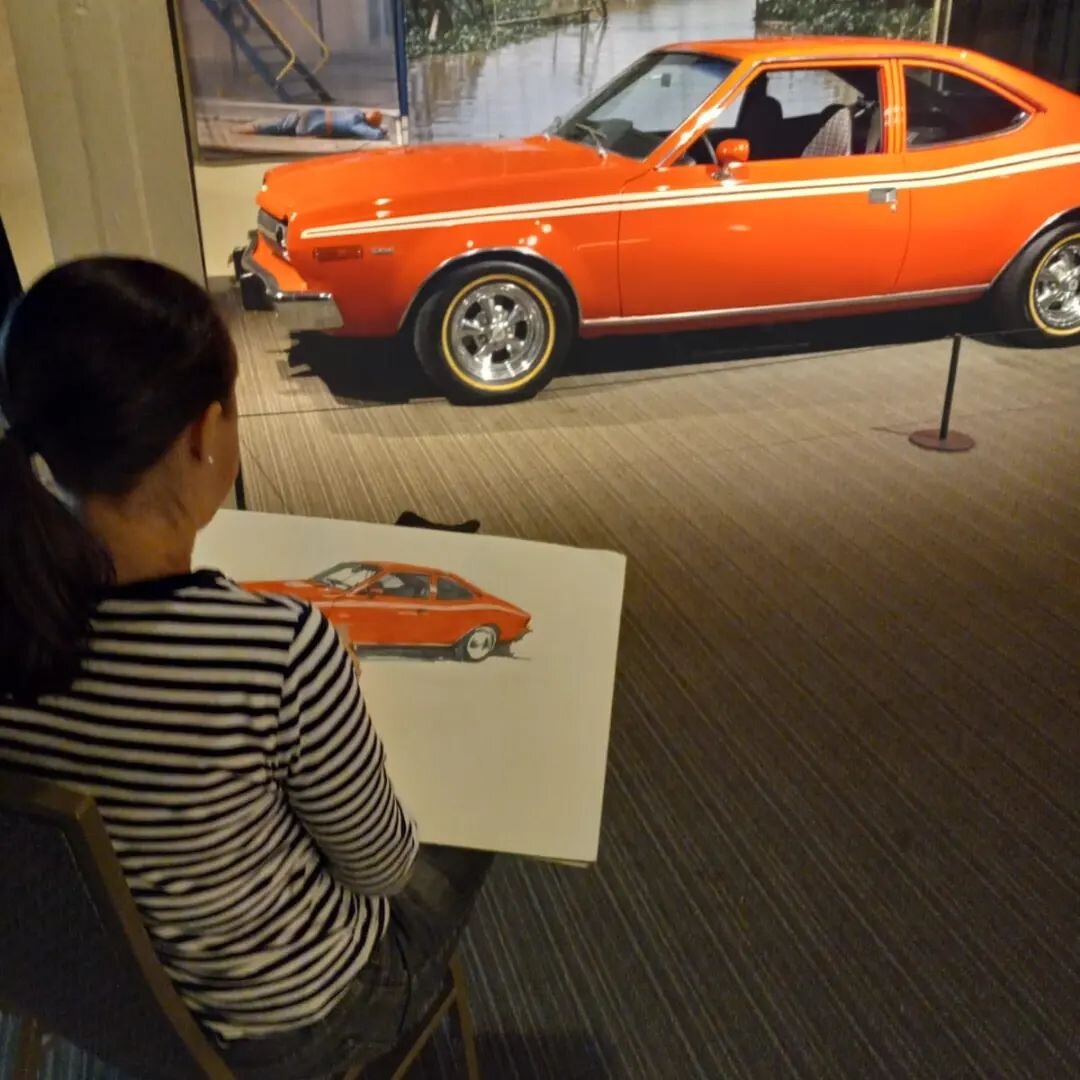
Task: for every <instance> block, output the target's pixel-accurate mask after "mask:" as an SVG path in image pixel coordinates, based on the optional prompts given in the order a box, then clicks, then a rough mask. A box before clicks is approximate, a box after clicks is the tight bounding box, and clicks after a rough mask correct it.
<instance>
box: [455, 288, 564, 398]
mask: <svg viewBox="0 0 1080 1080" xmlns="http://www.w3.org/2000/svg"><path fill="white" fill-rule="evenodd" d="M488 281H507V282H510V283H511V284H514V285H517V286H518V287H519V288H522V289H525V290H527V291H528V292H529V293H531V294H532V296H533V297H535V299H536V300H537V301H538V302H539V304H540V306H541V307H542V308H543V309H544V317H545V318H546V319H547V348H546V349H545V350H544V353H543V355H542V356H541V357H540V359H539V361H538V362H537V363H536V365H535V366H534V367H533V369H532V370H531V371H528V372H526V373H525V374H524V375H522V376H521V378H520V379H515V380H514V381H513V382H508V383H497V384H492V383H485V382H479V381H478V380H477V379H474V378H472V376H470V375H466V374H465V372H464V371H462V370H461V368H460V367H458V365H457V363H456V361H455V360H454V351H453V349H451V348H450V316H451V315H452V314H453V313H454V309H455V308H456V307H457V305H458V303H459V302H460V301H461V298H462V297H463V296H464V295H465V294H466V293H467V292H471V291H472V290H473V289H475V288H476V287H477V286H478V285H483V284H485V283H486V282H488ZM555 333H556V326H555V312H554V311H552V308H551V304H550V303H549V302H548V298H547V297H546V296H545V295H544V294H543V292H542V291H541V290H540V289H538V288H537V287H536V285H534V284H533V283H532V282H531V281H529V280H528V279H527V278H521V277H518V276H517V275H516V274H486V275H485V276H484V277H478V278H473V279H472V280H471V281H469V282H467V283H466V284H465V285H464V286H462V288H461V289H460V290H459V291H458V293H457V295H455V297H454V299H453V300H451V301H450V303H449V304H447V306H446V313H445V314H444V315H443V320H442V334H441V347H442V354H443V359H444V360H445V361H446V365H447V367H449V368H450V370H451V371H452V372H453V373H454V377H455V378H456V379H458V380H459V381H460V382H462V383H464V384H465V385H466V386H470V387H472V389H474V390H481V391H483V392H484V393H485V394H506V393H509V392H510V391H512V390H520V389H521V387H523V386H528V385H529V383H531V382H532V381H533V379H535V378H536V376H537V375H539V374H540V372H541V371H543V370H544V367H545V365H546V364H547V362H548V360H550V359H551V353H552V351H553V350H554V348H555Z"/></svg>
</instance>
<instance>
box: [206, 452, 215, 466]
mask: <svg viewBox="0 0 1080 1080" xmlns="http://www.w3.org/2000/svg"><path fill="white" fill-rule="evenodd" d="M206 464H207V465H210V466H213V464H214V455H213V454H207V455H206Z"/></svg>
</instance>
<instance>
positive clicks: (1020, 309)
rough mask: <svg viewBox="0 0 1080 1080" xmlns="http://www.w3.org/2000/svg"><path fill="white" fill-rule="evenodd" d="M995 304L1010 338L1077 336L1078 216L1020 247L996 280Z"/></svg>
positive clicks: (1032, 340) (1029, 341)
mask: <svg viewBox="0 0 1080 1080" xmlns="http://www.w3.org/2000/svg"><path fill="white" fill-rule="evenodd" d="M997 308H998V312H997V314H998V323H999V329H1000V330H1001V331H1003V332H1004V333H1006V334H1008V335H1009V339H1010V340H1015V341H1018V342H1019V343H1021V344H1025V345H1035V346H1038V345H1068V344H1073V343H1076V342H1080V222H1075V221H1074V222H1071V223H1068V224H1065V225H1060V226H1058V227H1057V228H1055V229H1050V230H1049V231H1048V232H1045V233H1043V234H1042V235H1041V236H1038V237H1036V238H1035V239H1034V240H1033V241H1032V242H1031V243H1030V244H1029V245H1028V246H1027V248H1025V249H1024V251H1023V252H1021V253H1020V255H1019V256H1018V257H1017V259H1016V261H1015V262H1014V263H1013V264H1012V266H1010V267H1009V269H1008V270H1007V271H1006V272H1005V273H1004V274H1003V275H1002V277H1001V281H1000V282H999V283H998V288H997ZM1010 332H1011V333H1010Z"/></svg>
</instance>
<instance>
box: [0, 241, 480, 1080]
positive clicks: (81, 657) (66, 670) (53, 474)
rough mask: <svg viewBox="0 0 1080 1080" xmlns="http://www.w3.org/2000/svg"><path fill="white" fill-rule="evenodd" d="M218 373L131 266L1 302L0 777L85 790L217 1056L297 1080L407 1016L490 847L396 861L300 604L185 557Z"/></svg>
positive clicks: (212, 351) (352, 690) (147, 272)
mask: <svg viewBox="0 0 1080 1080" xmlns="http://www.w3.org/2000/svg"><path fill="white" fill-rule="evenodd" d="M235 381H236V352H235V349H234V347H233V344H232V341H231V339H230V337H229V334H228V330H227V329H226V327H225V325H224V323H223V322H222V320H221V318H220V316H219V314H218V313H217V311H216V310H215V308H214V305H213V303H212V301H211V299H210V298H209V296H208V295H207V294H206V292H205V291H204V290H203V289H201V288H200V287H199V286H197V285H196V284H194V283H193V282H191V281H189V280H188V279H187V278H185V277H183V276H182V275H180V274H178V273H176V272H174V271H172V270H169V269H166V268H165V267H162V266H159V265H157V264H154V263H150V262H146V261H142V260H137V259H122V258H95V259H85V260H79V261H76V262H72V263H68V264H66V265H62V266H60V267H57V268H56V269H54V270H52V271H50V272H49V273H48V274H46V275H45V276H44V277H43V278H41V279H40V280H39V281H38V282H37V283H36V284H35V285H34V286H33V287H32V288H31V289H30V290H29V291H28V292H27V293H26V295H25V296H23V297H22V298H21V299H20V300H18V301H17V302H16V304H15V305H14V307H13V309H12V310H11V312H10V313H9V315H8V316H7V319H6V320H5V323H4V326H3V329H2V332H0V414H2V417H0V770H7V771H14V772H19V773H24V774H27V773H28V774H32V775H36V776H40V777H44V778H47V779H51V780H55V781H59V782H61V783H64V784H67V785H70V786H73V787H77V788H79V789H80V790H84V791H86V792H88V793H89V794H91V795H92V796H93V797H94V798H95V800H96V801H97V804H98V808H99V809H100V811H101V814H102V817H103V819H104V821H105V825H106V828H107V829H108V832H109V835H110V838H111V839H112V842H113V846H114V847H115V849H116V852H117V855H118V856H119V859H120V863H121V866H122V867H123V869H124V873H125V876H126V878H127V881H128V884H129V885H130V887H131V891H132V894H133V895H134V897H135V901H136V904H137V905H138V907H139V910H140V913H141V914H142V916H143V919H144V921H145V923H146V926H147V929H148V931H149V933H150V937H151V940H152V941H153V942H154V944H155V947H156V948H157V951H158V954H159V956H160V958H161V960H162V962H163V964H164V966H165V969H166V970H167V971H168V973H169V975H170V976H171V978H172V979H173V981H174V983H175V984H176V986H177V989H178V990H179V992H180V994H181V996H182V997H183V998H184V1000H185V1001H186V1002H187V1004H188V1006H189V1007H190V1008H191V1010H192V1012H193V1013H194V1014H195V1016H196V1018H197V1019H198V1020H199V1021H200V1023H201V1024H202V1025H203V1027H204V1029H205V1030H206V1031H207V1032H208V1033H209V1034H210V1035H211V1036H212V1037H213V1038H214V1039H216V1041H217V1042H218V1044H219V1046H220V1047H221V1048H222V1051H223V1053H224V1054H225V1057H226V1059H227V1060H228V1061H229V1062H230V1063H231V1064H232V1065H233V1067H234V1069H235V1070H236V1071H237V1072H238V1073H240V1074H242V1075H243V1074H250V1075H258V1076H259V1077H264V1078H266V1080H275V1078H277V1077H281V1078H282V1080H285V1078H288V1080H294V1078H295V1080H302V1078H304V1077H318V1076H323V1075H326V1074H330V1073H333V1072H340V1071H344V1070H345V1069H346V1068H348V1067H349V1066H350V1065H352V1064H354V1063H359V1062H361V1061H364V1060H367V1059H369V1058H371V1057H374V1056H377V1055H378V1054H380V1053H382V1052H384V1051H385V1050H387V1049H389V1048H390V1046H391V1045H392V1044H393V1043H394V1041H395V1040H396V1038H397V1037H398V1035H399V1033H400V1032H401V1031H402V1030H405V1029H406V1028H407V1027H408V1026H409V1025H410V1024H411V1023H413V1022H414V1021H415V1020H417V1019H418V1018H419V1015H421V1014H422V1011H423V1010H424V1009H425V1008H426V1006H427V1005H428V1004H429V1003H430V1002H431V1000H432V999H433V998H434V996H435V994H436V993H437V991H438V989H439V986H440V984H441V979H442V974H443V971H444V970H445V963H446V960H447V958H448V955H449V952H450V950H451V949H452V947H453V944H454V942H455V940H456V938H457V936H458V934H459V933H460V930H461V927H462V924H463V923H464V920H465V918H466V916H467V914H468V911H469V909H470V908H471V905H472V901H473V898H474V897H475V894H476V891H477V890H478V888H479V885H480V883H481V881H482V879H483V877H484V874H485V872H486V869H487V865H488V862H489V860H490V857H489V856H482V855H470V854H454V853H447V852H444V851H440V850H438V849H430V848H425V849H424V850H423V851H422V852H421V853H420V855H419V858H417V841H416V834H415V829H414V826H413V824H412V822H411V821H410V820H409V818H408V816H407V815H406V813H405V811H404V810H403V808H402V806H401V804H400V803H399V801H398V799H397V797H396V795H395V793H394V790H393V786H392V784H391V783H390V780H389V778H388V776H387V774H386V770H385V755H384V753H383V750H382V746H381V744H380V742H379V739H378V736H377V735H376V733H375V730H374V728H373V727H372V725H371V722H370V719H369V717H368V713H367V709H366V707H365V704H364V700H363V696H362V694H361V691H360V687H359V684H358V682H357V679H356V672H355V669H354V667H353V665H352V663H351V659H350V657H349V654H348V652H347V650H346V649H345V647H344V646H343V644H342V643H341V641H340V639H339V638H338V636H337V634H336V633H335V632H334V630H333V628H332V627H331V626H330V624H329V623H328V622H327V621H326V619H325V618H324V617H323V616H322V615H321V614H320V613H319V612H318V611H317V610H315V609H313V608H311V607H310V606H308V605H306V604H303V603H301V602H299V601H296V600H292V599H289V598H286V597H271V596H261V595H255V594H252V593H248V592H245V591H244V590H243V589H241V588H240V587H239V586H238V585H236V584H235V583H234V582H232V581H230V580H229V579H228V578H226V577H224V576H223V575H222V574H221V573H219V572H217V571H214V570H196V569H194V568H193V566H192V552H193V548H194V544H195V537H196V534H197V533H198V531H199V530H200V529H201V528H203V527H204V526H205V525H206V524H208V523H209V521H210V520H211V518H213V516H214V514H215V512H216V511H217V509H218V507H219V506H220V504H221V502H222V501H223V500H224V498H225V497H226V495H227V493H228V492H229V490H230V488H231V486H232V484H233V482H234V480H235V477H236V473H237V465H238V457H239V451H238V432H237V410H236V401H235V394H234V389H235ZM391 896H392V897H393V899H392V900H391V899H390V897H391Z"/></svg>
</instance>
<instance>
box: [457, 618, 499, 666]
mask: <svg viewBox="0 0 1080 1080" xmlns="http://www.w3.org/2000/svg"><path fill="white" fill-rule="evenodd" d="M498 644H499V630H498V628H497V627H495V626H478V627H476V629H475V630H470V631H469V632H468V633H467V634H466V635H465V636H464V637H463V638H462V639H461V640H460V641H459V642H458V643H457V647H456V648H455V649H454V652H455V654H456V655H457V658H458V659H459V660H465V661H467V662H468V663H470V664H478V663H479V662H480V661H481V660H486V659H487V658H488V657H489V656H490V655H491V654H492V653H493V652H494V651H495V646H496V645H498Z"/></svg>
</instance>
